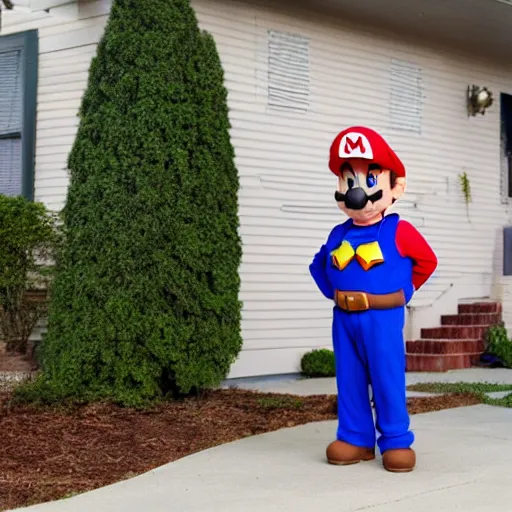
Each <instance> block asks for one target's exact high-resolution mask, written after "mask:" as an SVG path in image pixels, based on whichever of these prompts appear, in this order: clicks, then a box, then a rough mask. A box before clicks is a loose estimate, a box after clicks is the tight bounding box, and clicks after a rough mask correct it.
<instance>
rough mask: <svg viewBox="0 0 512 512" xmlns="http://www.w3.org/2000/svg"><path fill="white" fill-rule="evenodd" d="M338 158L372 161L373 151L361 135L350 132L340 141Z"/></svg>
mask: <svg viewBox="0 0 512 512" xmlns="http://www.w3.org/2000/svg"><path fill="white" fill-rule="evenodd" d="M339 156H340V157H341V158H366V159H368V160H372V159H373V151H372V147H371V145H370V142H369V141H368V139H367V138H366V137H365V136H364V135H363V134H362V133H356V132H351V133H347V134H346V135H344V136H343V137H342V139H341V141H340V149H339Z"/></svg>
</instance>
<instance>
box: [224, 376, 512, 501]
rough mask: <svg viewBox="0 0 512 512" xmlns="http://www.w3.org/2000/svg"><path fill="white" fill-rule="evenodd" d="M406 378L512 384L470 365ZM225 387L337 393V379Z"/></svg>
mask: <svg viewBox="0 0 512 512" xmlns="http://www.w3.org/2000/svg"><path fill="white" fill-rule="evenodd" d="M406 377H407V385H408V386H409V385H411V384H418V383H420V382H489V383H493V384H511V385H512V370H508V369H501V368H499V369H498V368H497V369H493V370H490V369H487V368H470V369H467V370H454V371H451V372H446V373H406ZM225 387H237V388H240V389H252V390H256V391H263V392H267V393H285V394H287V393H291V394H294V395H300V396H307V395H335V394H336V381H335V379H334V378H325V379H304V378H300V377H298V378H297V377H290V378H286V377H281V378H278V379H271V378H270V379H240V380H233V381H227V382H226V383H225ZM407 396H409V397H413V396H429V394H428V393H418V392H415V391H408V392H407ZM430 396H431V395H430ZM511 510H512V505H511Z"/></svg>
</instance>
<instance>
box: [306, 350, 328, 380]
mask: <svg viewBox="0 0 512 512" xmlns="http://www.w3.org/2000/svg"><path fill="white" fill-rule="evenodd" d="M301 368H302V373H303V374H304V375H306V376H307V377H334V376H335V375H336V366H335V360H334V352H333V351H332V350H327V349H319V350H313V351H311V352H308V353H307V354H304V356H303V357H302V360H301Z"/></svg>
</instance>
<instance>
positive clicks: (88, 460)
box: [0, 389, 479, 510]
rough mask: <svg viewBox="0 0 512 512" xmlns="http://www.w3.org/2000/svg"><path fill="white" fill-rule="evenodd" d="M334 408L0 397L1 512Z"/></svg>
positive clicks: (321, 416)
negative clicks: (75, 403) (63, 404)
mask: <svg viewBox="0 0 512 512" xmlns="http://www.w3.org/2000/svg"><path fill="white" fill-rule="evenodd" d="M476 403H479V401H478V398H476V397H474V396H472V395H448V396H440V397H429V398H412V399H410V400H409V410H410V412H411V414H418V413H424V412H428V411H436V410H441V409H447V408H453V407H462V406H467V405H473V404H476ZM335 404H336V401H335V397H333V396H325V395H322V396H311V397H294V396H289V395H269V394H262V393H253V392H250V391H242V390H236V389H230V390H222V391H214V392H209V393H207V394H205V395H203V396H201V397H199V398H190V399H186V400H183V401H175V402H168V403H164V404H161V405H158V406H156V407H155V408H154V409H152V410H145V411H135V410H131V409H124V408H120V407H117V406H114V405H109V404H95V405H88V406H80V407H75V408H68V409H55V408H53V409H50V408H45V409H35V408H30V407H15V408H11V407H10V406H9V395H0V432H1V436H2V439H1V442H0V510H6V509H11V508H15V507H20V506H26V505H29V504H33V503H39V502H43V501H48V500H54V499H58V498H62V497H65V496H69V495H72V494H75V493H78V492H83V491H87V490H91V489H95V488H97V487H101V486H104V485H108V484H111V483H114V482H116V481H119V480H123V479H125V478H129V477H133V476H135V475H136V474H140V473H143V472H146V471H149V470H151V469H153V468H155V467H157V466H161V465H163V464H165V463H167V462H170V461H174V460H176V459H179V458H181V457H185V456H186V455H190V454H191V453H194V452H198V451H200V450H204V449H206V448H210V447H213V446H216V445H219V444H222V443H227V442H230V441H235V440H237V439H241V438H243V437H247V436H252V435H255V434H262V433H264V432H269V431H273V430H278V429H280V428H284V427H293V426H296V425H302V424H305V423H310V422H314V421H323V420H332V419H335V417H336V416H335V414H336V405H335ZM327 441H328V440H327V439H326V442H327Z"/></svg>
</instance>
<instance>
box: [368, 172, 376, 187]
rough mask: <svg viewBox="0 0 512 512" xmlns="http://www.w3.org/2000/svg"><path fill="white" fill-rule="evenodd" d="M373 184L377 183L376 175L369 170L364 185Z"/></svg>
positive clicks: (371, 185)
mask: <svg viewBox="0 0 512 512" xmlns="http://www.w3.org/2000/svg"><path fill="white" fill-rule="evenodd" d="M375 185H377V176H375V174H373V172H369V173H368V175H367V176H366V186H367V187H368V188H373V187H375Z"/></svg>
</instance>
